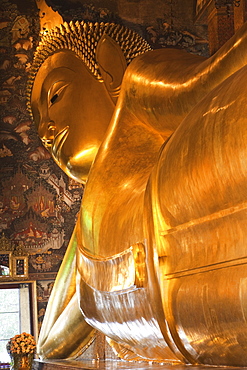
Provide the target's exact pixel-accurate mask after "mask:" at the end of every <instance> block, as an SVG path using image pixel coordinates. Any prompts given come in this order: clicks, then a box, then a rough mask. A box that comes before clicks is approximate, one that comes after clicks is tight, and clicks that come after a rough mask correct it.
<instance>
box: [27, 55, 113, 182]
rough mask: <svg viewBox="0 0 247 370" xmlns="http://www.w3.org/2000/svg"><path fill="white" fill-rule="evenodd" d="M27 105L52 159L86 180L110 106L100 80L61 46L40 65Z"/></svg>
mask: <svg viewBox="0 0 247 370" xmlns="http://www.w3.org/2000/svg"><path fill="white" fill-rule="evenodd" d="M31 107H32V112H33V116H34V121H35V123H36V125H37V129H38V134H39V136H40V138H41V140H42V142H43V144H44V145H45V147H46V148H47V149H48V150H49V152H50V153H51V155H52V157H53V158H54V160H55V161H56V163H57V164H58V165H59V167H60V168H61V169H62V170H63V171H64V172H65V173H66V174H67V175H69V176H70V177H72V178H74V179H75V180H77V181H79V182H81V183H84V182H85V181H86V180H87V176H88V173H89V170H90V167H91V164H92V162H93V160H94V158H95V156H96V154H97V151H98V149H99V146H100V144H101V142H102V140H103V138H104V136H105V132H106V129H107V127H108V125H109V122H110V120H111V117H112V114H113V110H114V104H113V103H112V100H111V98H110V96H109V94H108V91H107V89H106V87H105V85H104V83H102V82H99V81H98V80H96V78H95V77H94V76H93V75H92V74H91V73H90V72H89V70H88V69H87V67H86V66H85V64H84V63H83V62H82V60H80V59H79V58H78V57H77V56H76V55H75V54H74V53H73V52H71V51H66V50H65V51H60V52H57V53H56V54H53V55H52V56H49V57H48V58H47V59H46V60H45V62H44V63H43V64H42V65H41V67H40V69H39V71H38V73H37V75H36V77H35V81H34V85H33V89H32V95H31Z"/></svg>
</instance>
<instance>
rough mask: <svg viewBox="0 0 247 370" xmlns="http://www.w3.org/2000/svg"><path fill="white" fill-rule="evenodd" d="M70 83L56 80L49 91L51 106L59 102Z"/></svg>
mask: <svg viewBox="0 0 247 370" xmlns="http://www.w3.org/2000/svg"><path fill="white" fill-rule="evenodd" d="M68 85H69V84H68V83H65V81H58V82H55V83H54V84H53V85H52V87H51V89H50V91H49V93H48V97H49V98H50V100H49V107H51V106H52V105H53V104H55V103H56V102H58V101H59V100H60V99H61V98H62V96H63V93H64V91H65V88H66V87H67V86H68Z"/></svg>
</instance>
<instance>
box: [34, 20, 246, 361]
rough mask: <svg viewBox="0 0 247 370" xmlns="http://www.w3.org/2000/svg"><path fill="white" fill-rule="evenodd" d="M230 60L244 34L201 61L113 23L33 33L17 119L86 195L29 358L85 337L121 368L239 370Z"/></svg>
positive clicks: (241, 314)
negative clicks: (223, 369) (125, 363)
mask: <svg viewBox="0 0 247 370" xmlns="http://www.w3.org/2000/svg"><path fill="white" fill-rule="evenodd" d="M246 50H247V24H245V25H244V26H243V27H242V28H241V29H240V30H239V31H238V32H237V33H236V34H235V35H234V37H233V38H232V39H231V40H229V41H228V42H227V43H226V44H225V45H224V46H223V47H222V48H221V49H220V50H219V51H218V52H217V53H216V54H215V55H213V56H212V57H210V58H208V59H206V58H203V57H200V56H196V55H190V54H187V53H186V52H184V51H179V50H175V49H171V50H169V49H162V50H154V51H152V50H150V47H149V46H148V45H147V44H146V42H145V41H144V40H142V39H141V38H140V36H138V35H137V34H135V33H134V32H132V31H129V30H127V29H125V28H124V27H122V26H118V25H113V24H106V25H104V24H97V23H96V24H91V23H90V24H86V23H84V22H82V23H79V22H76V23H75V24H74V23H70V24H67V23H65V24H63V25H61V26H60V27H58V28H54V29H53V30H51V31H49V32H47V33H46V34H45V35H44V36H43V38H42V40H41V43H40V45H39V47H38V49H37V52H36V54H35V58H34V63H33V67H32V70H31V74H30V79H29V82H28V88H27V93H28V99H29V103H28V104H29V105H28V106H29V109H30V110H32V114H33V117H34V120H35V123H36V125H37V128H38V133H39V135H40V137H41V139H42V140H43V142H44V144H45V145H46V146H47V147H48V149H49V150H50V151H51V153H52V155H53V157H54V160H55V161H56V162H57V163H58V165H59V166H60V167H61V168H62V169H63V170H64V171H65V172H66V173H67V174H68V175H69V176H71V177H73V178H75V179H77V180H78V181H80V182H82V183H85V184H86V185H85V192H84V196H83V201H82V205H81V210H80V214H79V217H78V220H77V224H76V226H75V230H74V233H73V236H72V238H71V241H70V244H69V247H68V249H67V252H66V255H65V257H64V261H63V264H62V266H61V268H60V271H59V274H58V277H57V280H56V283H55V286H54V289H53V291H52V296H51V298H50V301H49V305H48V308H47V312H46V317H45V320H44V323H43V326H42V330H41V333H40V338H39V348H38V350H39V354H40V356H41V358H73V357H76V356H78V355H79V354H80V353H82V352H83V351H85V349H86V348H87V347H88V346H89V345H90V343H91V341H92V340H93V338H94V335H95V330H100V331H102V332H103V333H104V334H105V335H106V336H107V340H108V342H109V343H110V345H111V346H112V347H113V348H114V350H115V351H116V352H117V353H118V355H119V357H120V358H123V359H125V360H144V361H157V362H162V363H164V362H165V363H171V364H204V365H215V366H218V365H223V366H226V365H228V366H247V351H246V348H247V303H246V302H247V300H246V298H247V284H246V281H247V272H246V271H247V269H246V262H247V249H246V241H245V239H246V238H245V233H246V231H245V230H246V220H247V218H246V215H247V210H246V204H247V203H246V198H247V190H246V189H247V186H246V185H247V184H246V176H247V162H246V158H247V149H246V148H247V118H246V117H247V112H246V106H247V104H246V96H247V91H246V90H247V87H246V86H247V84H246V75H247V66H246V62H247V52H246ZM58 81H59V83H58V84H57V82H58ZM118 92H119V95H118Z"/></svg>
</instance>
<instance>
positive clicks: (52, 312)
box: [37, 231, 94, 358]
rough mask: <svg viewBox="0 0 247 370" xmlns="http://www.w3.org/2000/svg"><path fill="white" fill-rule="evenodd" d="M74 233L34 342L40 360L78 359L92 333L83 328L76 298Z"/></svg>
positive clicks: (87, 327)
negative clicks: (38, 333)
mask: <svg viewBox="0 0 247 370" xmlns="http://www.w3.org/2000/svg"><path fill="white" fill-rule="evenodd" d="M75 234H76V233H75V231H74V233H73V235H72V237H71V240H70V243H69V246H68V248H67V251H66V254H65V256H64V259H63V262H62V264H61V267H60V269H59V272H58V275H57V278H56V281H55V285H54V287H53V289H52V293H51V296H50V298H49V302H48V305H47V309H46V313H45V318H44V321H43V323H42V328H41V331H40V335H39V340H38V346H37V347H38V353H39V355H40V357H41V358H67V357H74V356H76V355H78V353H79V352H80V351H82V349H83V348H84V347H85V346H86V345H87V344H88V342H90V340H91V338H92V337H93V335H94V330H93V329H92V328H91V327H90V326H89V325H88V324H86V322H85V320H84V318H83V316H82V313H81V311H80V309H79V305H78V300H77V297H76V292H75V290H76V286H75V285H76V265H75V259H76V248H77V240H76V235H75Z"/></svg>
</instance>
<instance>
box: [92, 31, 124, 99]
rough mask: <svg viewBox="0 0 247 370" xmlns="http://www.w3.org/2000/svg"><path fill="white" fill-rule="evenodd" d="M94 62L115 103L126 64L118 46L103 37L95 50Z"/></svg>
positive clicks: (109, 38) (108, 38)
mask: <svg viewBox="0 0 247 370" xmlns="http://www.w3.org/2000/svg"><path fill="white" fill-rule="evenodd" d="M96 60H97V62H98V65H99V70H100V73H101V76H102V78H103V80H104V83H105V86H106V88H107V90H108V92H109V94H110V96H111V98H112V100H113V102H114V103H116V101H117V98H118V96H119V92H120V88H121V83H122V79H123V76H124V73H125V70H126V68H127V62H126V59H125V56H124V54H123V52H122V50H121V48H120V46H119V45H118V44H117V43H116V42H115V41H114V40H113V39H112V38H111V37H110V36H108V35H103V36H102V37H101V39H100V41H99V42H98V45H97V48H96Z"/></svg>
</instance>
